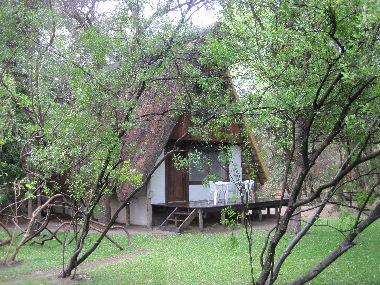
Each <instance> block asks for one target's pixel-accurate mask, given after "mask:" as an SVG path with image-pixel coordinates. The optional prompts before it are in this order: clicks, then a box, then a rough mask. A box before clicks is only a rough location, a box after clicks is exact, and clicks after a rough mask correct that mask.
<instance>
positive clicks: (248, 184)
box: [243, 180, 255, 200]
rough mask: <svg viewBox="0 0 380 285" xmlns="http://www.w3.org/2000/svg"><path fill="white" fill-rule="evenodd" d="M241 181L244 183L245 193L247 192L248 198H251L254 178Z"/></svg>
mask: <svg viewBox="0 0 380 285" xmlns="http://www.w3.org/2000/svg"><path fill="white" fill-rule="evenodd" d="M243 183H244V189H245V193H248V200H252V198H253V194H254V193H253V186H254V185H255V180H244V181H243ZM245 193H244V194H245Z"/></svg>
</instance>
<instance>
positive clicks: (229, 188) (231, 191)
mask: <svg viewBox="0 0 380 285" xmlns="http://www.w3.org/2000/svg"><path fill="white" fill-rule="evenodd" d="M225 187H226V189H225V191H226V192H225V194H224V200H225V201H226V203H227V202H229V201H232V198H233V197H236V196H237V197H239V195H238V191H237V188H236V186H235V184H234V183H229V184H227V185H225Z"/></svg>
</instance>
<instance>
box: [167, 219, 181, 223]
mask: <svg viewBox="0 0 380 285" xmlns="http://www.w3.org/2000/svg"><path fill="white" fill-rule="evenodd" d="M167 220H168V221H172V222H183V221H184V220H180V219H167Z"/></svg>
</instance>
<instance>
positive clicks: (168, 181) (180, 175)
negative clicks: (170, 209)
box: [165, 153, 189, 203]
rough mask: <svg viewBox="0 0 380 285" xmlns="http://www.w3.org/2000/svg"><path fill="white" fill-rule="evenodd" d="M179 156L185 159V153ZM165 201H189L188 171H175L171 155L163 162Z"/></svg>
mask: <svg viewBox="0 0 380 285" xmlns="http://www.w3.org/2000/svg"><path fill="white" fill-rule="evenodd" d="M180 155H182V156H183V157H186V156H187V153H181V154H180ZM165 201H166V203H168V202H173V201H185V202H188V201H189V171H188V169H177V168H176V167H175V166H174V159H173V156H172V155H171V156H169V157H168V158H167V160H166V161H165Z"/></svg>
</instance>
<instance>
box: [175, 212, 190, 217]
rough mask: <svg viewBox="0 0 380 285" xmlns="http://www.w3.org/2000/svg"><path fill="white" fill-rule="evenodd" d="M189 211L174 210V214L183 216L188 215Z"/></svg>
mask: <svg viewBox="0 0 380 285" xmlns="http://www.w3.org/2000/svg"><path fill="white" fill-rule="evenodd" d="M190 214H191V212H175V213H174V215H183V216H188V215H190Z"/></svg>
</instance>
